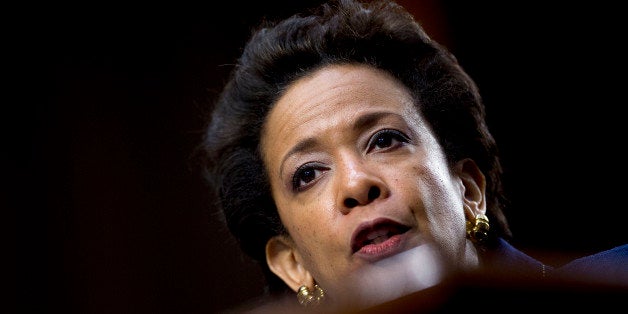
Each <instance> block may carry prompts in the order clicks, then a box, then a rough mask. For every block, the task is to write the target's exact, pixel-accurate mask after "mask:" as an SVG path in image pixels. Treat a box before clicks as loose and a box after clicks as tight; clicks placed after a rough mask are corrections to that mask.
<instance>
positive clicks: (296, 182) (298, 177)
mask: <svg viewBox="0 0 628 314" xmlns="http://www.w3.org/2000/svg"><path fill="white" fill-rule="evenodd" d="M327 169H328V168H326V167H324V166H322V165H318V164H316V163H307V164H304V165H302V166H300V167H299V168H297V170H296V171H295V172H294V175H293V176H292V189H293V190H294V191H296V192H301V191H304V190H306V189H307V188H308V187H309V183H310V182H312V181H314V180H316V178H317V177H318V175H317V172H320V171H322V170H327ZM308 171H313V173H312V178H311V180H310V181H308V182H305V180H307V179H305V180H304V179H303V175H305V174H306V172H308ZM301 181H303V182H304V183H305V184H304V185H301Z"/></svg>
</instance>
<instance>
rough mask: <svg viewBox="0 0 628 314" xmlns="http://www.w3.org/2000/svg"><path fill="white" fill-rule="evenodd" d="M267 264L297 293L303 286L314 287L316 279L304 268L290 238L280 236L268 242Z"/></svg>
mask: <svg viewBox="0 0 628 314" xmlns="http://www.w3.org/2000/svg"><path fill="white" fill-rule="evenodd" d="M266 263H268V267H269V268H270V270H271V271H272V272H273V273H274V274H275V275H277V276H278V277H279V278H281V279H282V280H283V281H284V282H285V283H286V284H287V285H288V286H289V287H290V288H291V289H292V290H294V291H295V292H296V291H298V289H299V287H301V286H302V285H306V286H308V287H312V286H314V278H312V275H311V274H310V272H309V271H308V270H306V269H305V267H304V266H303V263H302V258H301V255H300V254H299V253H298V251H297V250H296V246H295V244H294V241H293V240H292V238H290V237H289V236H286V235H278V236H274V237H272V238H271V239H270V240H268V242H267V243H266Z"/></svg>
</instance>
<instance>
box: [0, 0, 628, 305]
mask: <svg viewBox="0 0 628 314" xmlns="http://www.w3.org/2000/svg"><path fill="white" fill-rule="evenodd" d="M315 2H316V1H301V2H298V4H297V3H296V1H278V0H277V1H266V2H263V3H262V2H251V3H247V2H242V1H231V2H226V3H221V6H222V8H218V7H217V6H214V5H210V4H202V5H195V6H185V5H182V4H176V5H175V4H173V3H165V4H160V5H157V4H155V3H152V4H150V5H148V4H147V5H145V6H140V5H135V6H133V7H130V6H124V5H112V4H101V5H95V4H94V5H89V6H87V5H82V6H70V5H67V6H64V5H59V4H56V5H55V6H54V7H52V6H51V7H37V6H34V5H33V7H23V8H19V9H16V10H15V11H12V10H9V11H8V15H10V17H13V18H14V19H11V20H10V21H11V23H9V24H10V26H11V27H8V28H6V30H7V31H8V33H9V34H8V38H9V44H8V45H7V48H6V50H9V51H11V52H16V57H17V58H14V59H9V62H8V63H10V64H11V66H10V68H11V69H12V70H17V71H16V72H15V73H14V75H13V76H11V77H10V79H11V82H10V83H9V84H8V86H13V85H11V83H15V82H18V83H25V84H19V85H20V87H23V88H16V89H12V90H11V91H9V92H14V93H15V95H16V96H17V97H16V100H15V101H11V102H8V103H6V104H4V108H5V110H4V112H6V113H7V114H5V115H3V116H4V117H3V118H4V119H3V120H4V121H5V124H4V126H5V127H6V128H7V130H6V131H7V132H4V133H5V134H4V135H5V136H7V138H8V141H7V142H6V143H8V144H11V146H9V147H11V148H10V149H8V150H7V151H8V152H9V153H14V152H16V153H18V154H16V155H15V156H16V157H17V158H15V159H11V160H10V162H9V163H7V164H6V168H7V170H8V173H9V174H13V176H9V180H6V182H7V183H8V186H9V188H8V189H5V191H8V194H7V195H9V196H10V197H8V198H7V199H8V200H9V202H7V204H8V208H9V211H8V213H10V214H12V213H16V214H17V215H16V217H17V218H18V224H17V225H16V227H13V228H10V229H9V230H12V231H15V234H16V235H17V236H16V237H15V239H16V240H17V241H16V243H17V245H16V247H15V248H16V252H17V254H18V260H17V261H18V265H17V266H18V269H20V272H18V273H17V276H15V277H14V278H15V279H17V284H16V286H15V287H16V291H17V292H18V296H20V298H18V299H16V300H17V302H18V304H17V305H18V306H19V307H20V308H22V309H25V310H28V309H34V310H44V311H45V312H52V311H53V310H60V311H63V312H65V313H71V312H76V313H200V312H214V311H218V310H221V309H225V308H228V307H231V306H234V305H237V304H239V303H240V302H242V301H244V300H247V299H248V298H250V297H251V296H254V295H256V294H258V293H259V291H260V289H261V279H260V277H259V273H258V271H257V269H256V268H255V265H253V264H252V263H251V262H249V261H248V260H246V259H245V258H244V257H242V256H241V255H240V253H238V251H237V249H236V247H235V245H234V242H233V241H232V240H231V239H230V238H229V237H228V236H227V234H226V233H225V230H224V229H223V228H222V227H221V226H220V225H219V224H218V223H217V220H216V217H215V216H214V215H213V214H212V208H211V205H210V204H211V200H209V199H208V198H207V197H206V196H205V194H204V186H203V183H202V180H201V179H200V177H199V175H198V173H197V172H196V171H194V170H190V167H189V157H190V155H191V153H192V150H193V148H194V146H195V145H196V144H197V143H198V141H199V139H200V136H201V132H202V126H203V117H204V113H203V107H204V104H205V103H206V102H207V101H208V100H211V99H212V98H213V97H215V95H216V93H217V91H218V90H219V88H220V86H221V84H222V83H223V82H224V80H225V77H226V75H227V73H228V72H229V70H230V69H231V66H230V64H232V63H233V62H234V60H235V58H236V56H237V54H238V52H239V51H240V48H241V46H242V45H243V43H244V41H245V39H246V37H247V35H248V34H249V29H250V27H251V26H252V25H255V24H256V23H257V22H258V21H259V19H260V18H261V17H262V16H266V17H267V18H270V19H272V18H275V17H283V16H285V15H287V14H288V13H290V12H292V11H293V9H295V8H298V7H305V6H307V5H308V4H310V3H315ZM403 2H404V3H407V5H408V7H409V8H410V9H411V10H412V11H413V13H414V14H415V15H416V16H417V17H418V18H419V19H420V20H421V21H423V22H424V23H425V26H426V27H427V29H428V32H430V33H431V34H432V35H433V37H434V38H435V39H437V40H439V41H441V42H442V43H445V44H446V45H447V46H449V47H450V49H451V50H452V51H453V52H454V53H455V54H456V55H457V56H458V58H459V59H460V61H461V63H462V64H463V66H464V67H465V68H466V69H467V70H468V72H469V73H470V74H471V76H472V77H474V78H475V79H476V81H477V83H478V85H479V86H480V89H481V91H482V94H483V95H484V98H485V102H486V105H487V110H488V118H489V126H490V127H491V128H492V130H493V132H494V135H495V137H496V138H497V140H498V143H499V145H500V148H501V150H502V154H503V159H504V166H505V170H506V184H507V186H506V187H507V190H508V192H509V193H510V195H511V199H512V202H513V204H512V207H511V208H510V209H509V210H508V212H507V215H509V216H510V218H511V224H512V229H513V232H514V234H515V243H516V244H517V245H519V246H520V247H521V248H523V249H524V250H525V251H526V252H528V253H530V254H532V255H534V256H536V257H538V258H540V259H542V260H544V261H546V262H547V263H550V264H555V265H557V264H560V263H563V262H564V261H565V260H567V259H569V258H573V257H578V256H581V255H584V254H588V253H591V252H594V251H598V250H601V249H606V248H610V247H611V246H614V245H617V244H620V243H625V242H628V233H627V232H626V227H625V220H624V219H623V217H624V216H625V214H624V212H625V211H626V206H625V205H624V203H623V202H622V201H623V200H624V199H625V192H624V190H625V185H626V184H625V183H624V178H625V177H626V170H625V167H624V160H623V154H622V153H621V152H623V146H624V143H625V140H624V136H625V132H624V127H625V121H624V120H625V119H624V118H623V115H622V113H623V108H622V107H623V106H625V103H626V100H625V97H624V91H625V87H624V86H625V84H626V79H625V76H624V73H626V59H625V55H626V49H625V48H623V43H622V41H623V40H624V39H625V30H624V28H623V25H622V24H621V23H620V20H619V19H618V18H617V16H616V14H617V12H621V10H619V9H618V8H613V7H604V6H602V4H598V3H591V2H584V3H582V4H578V5H576V4H573V3H570V4H569V5H565V6H558V5H553V6H548V5H547V4H541V3H538V4H537V3H531V2H525V3H524V2H521V3H520V4H508V5H507V4H500V5H495V4H493V5H490V6H489V5H487V4H482V5H478V4H473V5H472V4H470V3H469V2H463V1H460V3H458V2H455V3H454V2H448V1H403ZM216 5H217V4H216ZM13 60H16V62H13ZM11 109H18V110H17V111H16V112H17V113H11V111H10V110H11ZM13 144H15V145H13ZM5 147H7V146H5Z"/></svg>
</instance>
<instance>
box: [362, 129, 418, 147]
mask: <svg viewBox="0 0 628 314" xmlns="http://www.w3.org/2000/svg"><path fill="white" fill-rule="evenodd" d="M384 135H385V136H390V138H387V139H389V140H390V141H391V142H390V143H389V144H387V145H389V146H386V147H384V148H380V149H388V148H390V147H392V146H395V147H397V146H399V145H402V144H404V143H409V142H410V138H408V137H407V136H406V135H405V134H403V133H402V132H399V131H397V130H393V129H384V130H381V131H378V132H377V133H375V134H374V135H373V136H372V137H371V139H370V140H369V142H368V145H367V148H368V151H369V152H370V151H371V150H373V149H375V146H376V145H379V143H377V141H378V140H379V139H383V137H382V136H384ZM393 140H396V141H398V142H399V143H398V144H397V145H395V143H393V142H392V141H393Z"/></svg>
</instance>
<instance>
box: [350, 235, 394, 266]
mask: <svg viewBox="0 0 628 314" xmlns="http://www.w3.org/2000/svg"><path fill="white" fill-rule="evenodd" d="M402 240H403V234H397V235H394V236H392V237H390V238H388V239H387V240H386V241H384V242H382V243H379V244H369V245H365V246H363V247H362V248H361V249H360V250H359V251H357V252H356V253H355V254H356V255H358V256H360V257H362V258H364V259H366V260H368V261H370V262H376V261H379V260H381V259H384V258H386V257H389V256H392V255H395V254H397V253H400V252H401V248H402V242H403V241H402Z"/></svg>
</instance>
